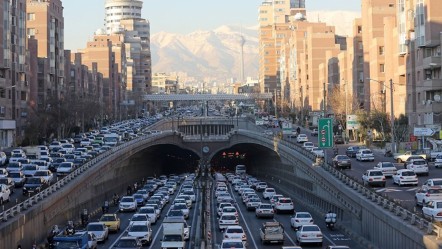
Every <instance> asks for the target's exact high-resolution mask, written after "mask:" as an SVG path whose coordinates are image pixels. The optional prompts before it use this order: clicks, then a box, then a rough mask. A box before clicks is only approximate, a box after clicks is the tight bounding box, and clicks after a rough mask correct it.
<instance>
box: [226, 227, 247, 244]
mask: <svg viewBox="0 0 442 249" xmlns="http://www.w3.org/2000/svg"><path fill="white" fill-rule="evenodd" d="M223 238H224V239H239V240H242V241H243V242H246V241H247V235H246V233H245V232H244V229H243V228H242V226H228V227H227V228H226V229H225V230H224V234H223Z"/></svg>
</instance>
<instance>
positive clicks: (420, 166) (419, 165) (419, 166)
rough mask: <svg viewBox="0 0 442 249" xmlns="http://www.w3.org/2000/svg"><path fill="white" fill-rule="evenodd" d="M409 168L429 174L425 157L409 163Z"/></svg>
mask: <svg viewBox="0 0 442 249" xmlns="http://www.w3.org/2000/svg"><path fill="white" fill-rule="evenodd" d="M407 169H409V170H413V171H414V173H416V174H418V175H426V176H428V174H429V172H428V164H427V161H426V160H424V159H415V160H412V161H411V162H409V163H408V164H407Z"/></svg>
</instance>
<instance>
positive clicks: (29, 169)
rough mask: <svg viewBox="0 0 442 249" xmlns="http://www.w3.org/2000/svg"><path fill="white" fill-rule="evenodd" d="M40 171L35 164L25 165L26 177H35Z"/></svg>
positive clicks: (24, 172)
mask: <svg viewBox="0 0 442 249" xmlns="http://www.w3.org/2000/svg"><path fill="white" fill-rule="evenodd" d="M38 169H39V168H38V166H37V165H35V164H24V165H23V174H25V176H26V177H33V176H34V175H35V172H37V170H38Z"/></svg>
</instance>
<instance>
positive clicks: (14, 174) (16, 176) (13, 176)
mask: <svg viewBox="0 0 442 249" xmlns="http://www.w3.org/2000/svg"><path fill="white" fill-rule="evenodd" d="M9 176H10V177H12V178H20V177H21V175H20V173H14V172H11V173H9Z"/></svg>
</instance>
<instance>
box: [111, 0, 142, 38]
mask: <svg viewBox="0 0 442 249" xmlns="http://www.w3.org/2000/svg"><path fill="white" fill-rule="evenodd" d="M142 8H143V1H141V0H106V2H105V28H106V34H109V35H110V34H112V33H115V32H120V31H121V30H122V27H121V26H120V21H121V20H124V19H140V18H141V9H142Z"/></svg>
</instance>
